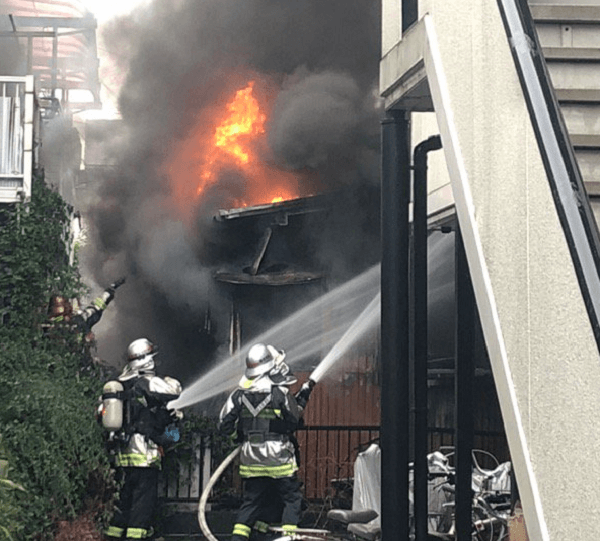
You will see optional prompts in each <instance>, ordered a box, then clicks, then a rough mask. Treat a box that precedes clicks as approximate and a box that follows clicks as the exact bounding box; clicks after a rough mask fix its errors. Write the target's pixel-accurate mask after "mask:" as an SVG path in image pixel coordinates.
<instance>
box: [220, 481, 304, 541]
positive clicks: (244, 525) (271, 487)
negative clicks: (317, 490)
mask: <svg viewBox="0 0 600 541" xmlns="http://www.w3.org/2000/svg"><path fill="white" fill-rule="evenodd" d="M243 491H244V497H243V501H242V506H241V507H240V510H239V511H238V514H237V518H236V524H235V526H234V528H233V536H232V538H231V539H232V541H245V540H247V539H248V537H249V536H250V531H251V528H252V526H253V525H254V523H255V522H256V520H258V519H263V516H264V511H266V510H265V509H263V507H264V506H265V504H266V502H268V501H269V498H272V497H273V495H276V496H278V497H279V498H280V499H281V501H282V503H283V513H282V515H281V524H282V526H283V527H284V528H295V527H296V526H297V525H298V522H300V512H301V510H302V493H301V492H300V482H299V481H298V478H297V477H296V475H295V474H294V475H293V476H292V477H282V478H279V479H274V478H272V477H250V478H248V479H244V487H243ZM267 505H268V504H267ZM263 520H264V519H263Z"/></svg>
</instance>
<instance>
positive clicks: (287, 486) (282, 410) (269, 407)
mask: <svg viewBox="0 0 600 541" xmlns="http://www.w3.org/2000/svg"><path fill="white" fill-rule="evenodd" d="M284 358H285V353H284V352H283V351H278V350H277V349H276V348H275V347H273V346H271V345H265V344H260V343H259V344H254V345H253V346H252V347H251V348H250V349H249V351H248V354H247V357H246V371H245V374H244V377H243V378H242V379H241V381H240V383H239V386H238V388H237V389H236V390H234V391H233V392H232V393H231V395H230V396H229V397H228V399H227V401H226V403H225V404H224V406H223V408H222V410H221V413H220V417H219V428H220V430H221V432H222V433H224V434H226V435H232V436H235V437H236V441H237V442H239V443H241V452H240V467H239V472H240V476H241V477H242V479H243V502H242V506H241V508H240V510H239V511H238V515H237V518H236V524H235V525H234V528H233V536H232V541H247V540H248V538H249V537H250V534H251V533H252V528H253V526H255V525H256V523H257V521H262V520H264V517H265V515H266V514H267V513H268V512H269V511H271V510H272V506H273V502H272V501H271V502H269V497H270V496H271V495H273V494H276V495H277V496H278V498H279V499H280V501H281V503H282V504H283V510H282V513H281V522H282V528H283V530H284V532H286V533H293V532H294V531H295V530H296V529H297V527H298V522H299V521H300V512H301V506H302V494H301V492H300V482H299V480H298V478H297V475H296V472H297V470H298V460H297V456H296V455H297V453H296V446H295V445H294V441H293V440H294V431H295V430H296V428H297V427H298V424H299V422H300V419H301V415H302V408H301V407H300V406H299V404H298V402H297V400H296V398H295V397H294V395H293V394H292V393H291V391H290V389H289V386H290V385H292V384H293V383H295V382H296V378H294V377H293V376H292V375H291V374H290V372H289V368H288V367H287V365H286V364H285V363H284V362H283V359H284ZM309 394H310V391H309ZM307 399H308V398H307ZM305 404H306V403H304V405H305ZM267 502H269V503H268V504H267ZM265 505H268V507H269V509H265V508H264V507H265Z"/></svg>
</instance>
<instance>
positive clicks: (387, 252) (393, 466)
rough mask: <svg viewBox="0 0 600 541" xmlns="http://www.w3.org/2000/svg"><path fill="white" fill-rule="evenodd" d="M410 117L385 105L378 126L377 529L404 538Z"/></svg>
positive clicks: (391, 538) (386, 538)
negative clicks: (378, 357) (379, 366)
mask: <svg viewBox="0 0 600 541" xmlns="http://www.w3.org/2000/svg"><path fill="white" fill-rule="evenodd" d="M409 199H410V122H409V120H408V117H407V113H406V112H404V111H389V112H388V113H387V115H386V118H385V119H384V120H383V121H382V129H381V248H382V257H381V331H380V332H381V370H382V377H381V382H382V383H381V471H382V476H381V530H382V541H399V540H400V541H402V540H408V536H409V532H408V530H409V511H408V386H409V380H408V361H409V336H408V318H409V310H408V299H409V293H408V255H409V223H408V206H409Z"/></svg>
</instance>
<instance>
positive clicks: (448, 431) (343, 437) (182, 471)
mask: <svg viewBox="0 0 600 541" xmlns="http://www.w3.org/2000/svg"><path fill="white" fill-rule="evenodd" d="M297 438H298V443H299V447H300V470H299V478H300V480H301V481H302V483H303V491H304V497H305V498H306V499H307V500H309V501H312V502H320V501H324V500H326V499H329V500H332V499H335V497H336V495H339V492H341V491H344V490H348V491H349V492H350V493H351V489H352V479H353V477H354V462H355V460H356V455H357V454H358V453H360V452H361V451H363V450H364V449H366V448H367V447H368V446H369V445H370V444H371V443H372V442H374V441H378V439H379V426H308V427H303V428H301V429H299V430H298V432H297ZM192 439H193V441H192V445H191V448H192V450H191V454H190V455H189V456H187V457H186V460H181V461H180V462H178V463H177V464H176V467H175V468H168V469H166V470H165V471H164V472H163V475H162V477H161V482H160V492H159V494H160V497H161V498H162V499H163V501H166V502H169V503H173V504H176V505H181V506H185V505H186V504H193V505H197V503H198V501H199V499H200V497H201V495H202V491H203V490H204V487H205V486H206V485H207V483H208V481H209V479H210V476H211V474H212V472H213V471H214V470H215V469H216V468H217V467H218V466H219V464H217V463H213V456H214V455H213V453H212V451H211V448H210V442H209V440H208V439H203V438H202V437H201V436H200V435H199V434H198V435H194V436H193V438H192ZM453 445H454V430H453V429H452V428H430V429H429V449H430V451H433V450H437V449H440V448H451V447H452V446H453ZM475 447H476V448H478V449H483V450H484V451H487V452H488V453H491V454H493V455H494V456H495V457H496V458H497V459H498V460H499V461H500V462H503V461H505V460H510V457H509V454H508V445H507V443H506V437H505V435H504V433H502V432H497V431H481V430H480V431H475ZM483 460H484V463H483V464H482V466H484V467H493V465H492V464H486V463H485V457H483ZM232 477H233V478H234V484H235V487H238V488H239V479H238V482H235V477H236V474H235V473H233V474H232ZM334 503H335V502H334Z"/></svg>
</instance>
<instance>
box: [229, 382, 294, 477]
mask: <svg viewBox="0 0 600 541" xmlns="http://www.w3.org/2000/svg"><path fill="white" fill-rule="evenodd" d="M300 414H301V412H300V409H299V407H298V404H297V403H296V399H295V398H294V396H293V395H292V393H291V392H290V391H289V388H288V387H286V386H285V385H278V384H276V383H275V382H274V381H273V380H272V379H271V378H270V377H269V375H263V376H259V377H257V378H254V379H247V378H245V377H244V378H242V381H241V382H240V385H239V387H238V388H237V389H236V390H235V391H233V393H231V395H230V396H229V398H228V399H227V402H225V404H224V406H223V408H222V410H221V414H220V418H219V421H220V424H219V428H220V430H221V432H222V433H224V434H226V435H233V434H235V433H236V432H237V441H239V442H241V444H242V445H241V452H240V476H241V477H243V478H249V477H272V478H276V479H277V478H282V477H290V476H292V475H293V474H294V473H295V472H296V471H297V469H298V463H297V461H296V457H295V452H294V443H293V432H294V431H295V430H296V428H297V427H298V423H299V421H300Z"/></svg>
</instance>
